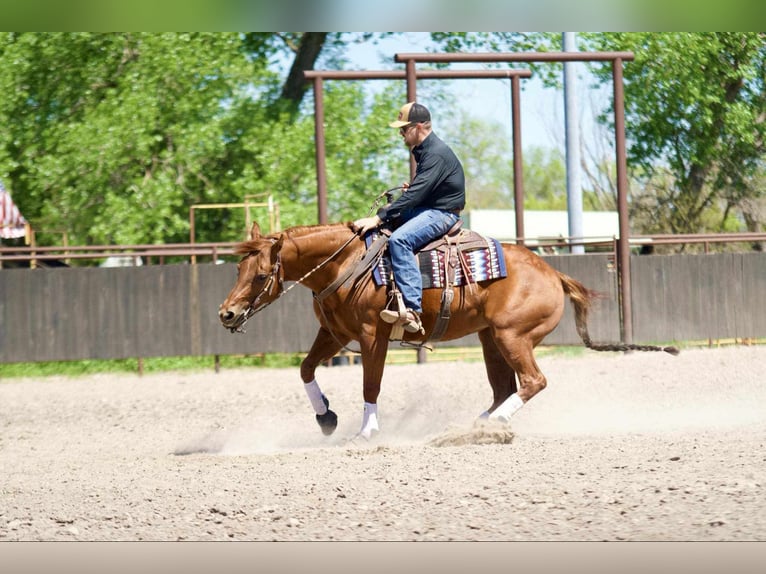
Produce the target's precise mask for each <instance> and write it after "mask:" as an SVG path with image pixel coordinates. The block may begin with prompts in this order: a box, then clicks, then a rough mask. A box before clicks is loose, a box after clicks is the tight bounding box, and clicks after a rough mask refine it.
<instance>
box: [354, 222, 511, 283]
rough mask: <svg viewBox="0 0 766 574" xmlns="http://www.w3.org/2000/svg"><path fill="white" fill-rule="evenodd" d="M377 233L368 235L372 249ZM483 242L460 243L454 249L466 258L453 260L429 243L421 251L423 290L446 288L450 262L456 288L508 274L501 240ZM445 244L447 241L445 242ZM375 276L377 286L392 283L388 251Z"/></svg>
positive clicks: (489, 239)
mask: <svg viewBox="0 0 766 574" xmlns="http://www.w3.org/2000/svg"><path fill="white" fill-rule="evenodd" d="M461 233H463V234H465V233H472V234H474V235H477V234H475V233H474V232H465V231H462V232H461ZM377 236H378V233H377V231H375V232H372V233H369V234H368V235H367V237H366V242H367V247H368V248H369V246H370V245H371V244H372V242H373V241H374V240H375V238H376V237H377ZM454 242H455V240H454V239H453V243H454ZM482 243H483V245H480V246H478V247H477V246H476V245H477V243H476V242H475V241H472V242H471V243H470V246H469V247H460V243H458V244H457V245H458V248H457V249H456V250H453V251H455V252H456V255H457V258H460V259H462V261H460V260H456V259H453V261H451V262H450V261H448V251H447V250H445V249H441V248H438V247H437V248H430V249H429V247H430V246H427V247H426V250H423V251H420V252H418V253H417V257H418V263H419V266H420V275H421V277H422V279H423V289H443V288H444V286H445V281H446V277H447V269H446V266H447V265H450V266H451V267H452V269H453V270H454V277H455V278H454V280H453V281H452V285H453V286H456V287H459V286H461V285H467V284H469V283H477V282H479V281H488V280H490V279H500V278H502V277H506V276H507V275H508V272H507V270H506V268H505V257H504V256H503V248H502V246H501V245H500V242H499V241H498V240H497V239H492V238H484V241H483V242H482ZM442 245H444V244H443V243H442ZM372 276H373V279H374V281H375V284H376V285H389V284H390V282H391V258H390V256H389V254H388V250H386V252H385V254H384V255H383V257H381V258H380V261H379V262H378V264H377V265H375V267H373V269H372Z"/></svg>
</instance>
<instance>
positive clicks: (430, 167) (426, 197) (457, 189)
mask: <svg viewBox="0 0 766 574" xmlns="http://www.w3.org/2000/svg"><path fill="white" fill-rule="evenodd" d="M412 155H413V156H414V157H415V162H416V163H417V169H416V170H415V177H414V178H413V180H412V181H411V182H410V187H409V188H408V189H407V190H405V192H404V193H402V195H401V196H400V197H399V198H398V199H397V200H396V201H394V202H392V203H390V204H389V205H385V206H383V207H381V208H380V209H379V210H378V217H380V219H381V221H383V222H384V223H389V222H391V221H392V220H394V219H397V218H398V217H399V216H401V215H402V213H404V212H405V211H407V210H408V209H413V208H416V207H432V208H435V209H444V210H446V211H453V210H462V209H463V208H464V207H465V175H464V173H463V166H462V165H461V163H460V160H459V159H458V158H457V156H455V153H454V152H453V151H452V150H451V149H450V147H449V146H448V145H447V144H445V143H444V142H443V141H442V140H440V139H439V138H438V137H437V135H436V134H435V133H434V132H431V133H430V134H428V137H426V139H425V140H423V143H421V144H420V145H417V146H415V147H414V148H412Z"/></svg>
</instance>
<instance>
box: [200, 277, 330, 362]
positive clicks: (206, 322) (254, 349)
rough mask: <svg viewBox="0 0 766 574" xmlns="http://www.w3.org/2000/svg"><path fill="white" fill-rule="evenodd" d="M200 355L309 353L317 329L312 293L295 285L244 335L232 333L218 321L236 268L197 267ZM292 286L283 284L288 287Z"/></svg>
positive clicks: (248, 326)
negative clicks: (219, 308)
mask: <svg viewBox="0 0 766 574" xmlns="http://www.w3.org/2000/svg"><path fill="white" fill-rule="evenodd" d="M195 267H196V268H197V269H198V272H199V301H200V303H199V309H198V316H199V324H200V334H201V346H200V351H201V354H204V355H215V354H220V355H226V354H248V353H270V352H284V353H288V352H301V351H308V349H309V348H310V347H311V343H312V342H313V341H314V337H315V336H316V334H317V330H318V329H319V321H318V320H317V318H316V316H315V315H314V310H313V306H312V301H313V299H312V296H311V291H309V290H308V289H306V288H305V287H303V286H301V285H298V286H296V287H295V288H294V289H291V290H290V292H288V293H287V294H285V295H284V296H283V297H282V298H280V299H278V300H276V301H275V302H274V303H273V304H272V305H270V306H269V307H266V308H265V309H264V310H263V311H261V312H259V313H257V314H256V315H254V316H253V317H252V318H251V319H250V320H249V321H248V322H247V323H246V324H245V331H246V332H245V333H244V334H241V333H231V332H230V331H227V330H226V329H224V328H223V327H222V326H221V323H220V322H219V321H218V306H219V305H220V304H221V303H223V301H224V299H225V298H226V295H228V293H229V291H230V290H231V288H232V287H233V286H234V281H235V279H236V277H237V266H236V265H234V264H231V263H225V264H223V265H197V266H195ZM291 284H292V283H286V284H285V287H289V286H290V285H291Z"/></svg>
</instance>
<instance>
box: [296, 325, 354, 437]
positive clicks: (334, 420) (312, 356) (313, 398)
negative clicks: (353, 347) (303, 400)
mask: <svg viewBox="0 0 766 574" xmlns="http://www.w3.org/2000/svg"><path fill="white" fill-rule="evenodd" d="M346 343H348V339H345V338H340V337H338V338H336V337H335V336H333V334H332V333H330V331H328V330H327V329H325V328H324V327H320V329H319V332H318V333H317V336H316V338H315V339H314V343H313V344H312V345H311V349H310V350H309V353H308V355H306V358H305V359H303V361H302V362H301V379H303V388H304V390H305V391H306V395H307V396H308V398H309V401H310V402H311V406H312V407H314V411H315V412H316V420H317V423H318V424H319V427H320V428H321V429H322V432H323V433H324V434H326V435H330V434H332V433H333V432H335V429H336V428H337V426H338V416H337V415H336V414H335V413H334V412H333V411H331V410H330V401H329V400H328V399H327V397H326V396H325V395H324V393H323V392H322V390H321V389H320V388H319V383H317V380H316V368H317V367H318V366H319V365H320V364H321V363H322V362H324V361H327V360H328V359H331V358H332V357H333V356H335V354H336V353H337V352H338V351H340V350H341V348H343V346H344V345H345V344H346Z"/></svg>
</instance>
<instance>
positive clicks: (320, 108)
mask: <svg viewBox="0 0 766 574" xmlns="http://www.w3.org/2000/svg"><path fill="white" fill-rule="evenodd" d="M314 133H315V139H316V145H315V146H314V147H315V148H316V163H317V204H318V205H317V210H318V215H317V217H318V219H319V223H320V224H324V223H327V166H326V165H325V145H324V144H325V140H324V90H323V89H322V78H321V77H319V76H318V77H315V78H314Z"/></svg>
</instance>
